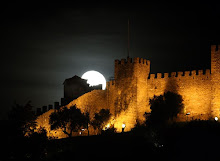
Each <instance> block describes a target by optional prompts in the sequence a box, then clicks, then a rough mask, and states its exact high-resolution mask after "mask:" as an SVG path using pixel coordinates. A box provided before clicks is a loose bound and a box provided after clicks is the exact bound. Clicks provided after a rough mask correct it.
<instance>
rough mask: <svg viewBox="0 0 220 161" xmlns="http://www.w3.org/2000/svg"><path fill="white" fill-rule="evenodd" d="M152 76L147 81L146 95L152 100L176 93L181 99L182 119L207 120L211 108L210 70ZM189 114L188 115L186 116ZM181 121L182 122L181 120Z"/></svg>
mask: <svg viewBox="0 0 220 161" xmlns="http://www.w3.org/2000/svg"><path fill="white" fill-rule="evenodd" d="M161 75H162V74H161V73H157V78H155V75H154V74H151V75H150V79H148V95H149V98H152V97H153V96H154V95H156V96H158V95H161V94H163V93H164V92H166V91H171V92H175V93H178V94H180V95H181V96H182V98H183V104H184V111H183V112H184V113H182V116H181V118H182V119H185V120H186V119H189V120H191V119H208V118H209V115H210V108H211V74H210V70H206V71H205V73H203V71H202V70H199V71H197V72H196V71H185V72H177V73H176V72H173V73H171V76H170V77H168V73H164V77H163V78H161ZM186 114H189V115H186ZM182 121H183V120H182Z"/></svg>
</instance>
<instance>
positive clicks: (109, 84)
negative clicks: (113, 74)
mask: <svg viewBox="0 0 220 161" xmlns="http://www.w3.org/2000/svg"><path fill="white" fill-rule="evenodd" d="M114 85H115V80H110V81H109V82H107V87H110V86H114Z"/></svg>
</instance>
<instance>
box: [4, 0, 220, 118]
mask: <svg viewBox="0 0 220 161" xmlns="http://www.w3.org/2000/svg"><path fill="white" fill-rule="evenodd" d="M146 2H147V3H146ZM146 2H145V3H144V2H142V3H140V2H139V3H138V2H135V3H134V2H133V3H132V2H127V3H126V4H125V3H124V4H118V3H114V2H109V3H104V2H102V3H86V2H84V3H83V2H82V3H79V2H78V3H75V2H66V3H64V2H62V4H61V3H37V1H36V2H35V3H34V2H31V3H29V4H28V3H20V2H17V3H8V4H5V5H2V14H1V22H2V23H1V24H2V25H1V38H2V40H3V41H2V42H3V43H2V45H1V89H2V92H1V94H2V95H1V109H0V110H1V112H0V118H1V119H5V118H6V116H7V112H8V110H9V109H10V108H11V106H12V104H13V102H14V101H16V102H17V103H19V104H25V103H26V102H27V101H29V100H31V101H32V105H33V106H34V107H35V108H37V107H42V106H43V105H48V104H53V102H54V101H60V98H61V97H63V85H62V83H63V82H64V80H65V79H66V78H70V77H72V76H74V75H78V76H82V74H83V73H84V72H86V71H88V70H97V71H99V72H100V73H102V74H103V75H104V76H105V78H106V79H107V80H108V79H109V77H111V76H114V60H115V59H122V58H126V57H127V21H128V18H129V19H130V44H131V45H130V46H131V47H130V48H131V49H130V57H142V58H145V59H148V60H150V61H151V73H157V72H162V73H163V72H173V71H184V70H194V69H210V45H211V44H216V43H219V42H220V32H219V31H220V9H219V6H220V4H217V3H216V2H215V3H214V2H212V3H211V2H210V1H206V3H204V2H198V3H195V4H189V3H188V4H184V3H155V4H153V3H148V1H146Z"/></svg>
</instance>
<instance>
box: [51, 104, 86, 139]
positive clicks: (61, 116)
mask: <svg viewBox="0 0 220 161" xmlns="http://www.w3.org/2000/svg"><path fill="white" fill-rule="evenodd" d="M49 123H50V125H51V130H54V129H58V128H61V129H62V131H63V132H64V133H65V134H66V135H68V136H69V137H71V136H72V133H73V132H74V131H78V130H80V129H81V128H82V127H85V126H86V123H87V119H86V116H85V115H84V114H83V113H81V110H80V109H78V108H76V106H72V107H70V108H69V109H68V108H67V107H64V108H61V109H59V110H58V111H57V112H53V113H51V115H50V120H49Z"/></svg>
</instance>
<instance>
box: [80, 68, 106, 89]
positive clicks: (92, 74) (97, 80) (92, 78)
mask: <svg viewBox="0 0 220 161" xmlns="http://www.w3.org/2000/svg"><path fill="white" fill-rule="evenodd" d="M81 78H82V79H87V83H88V84H89V85H90V86H96V85H99V84H102V89H103V90H104V89H105V87H106V80H105V77H104V76H103V75H102V74H101V73H99V72H97V71H94V70H91V71H88V72H85V73H84V74H83V75H82V77H81Z"/></svg>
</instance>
